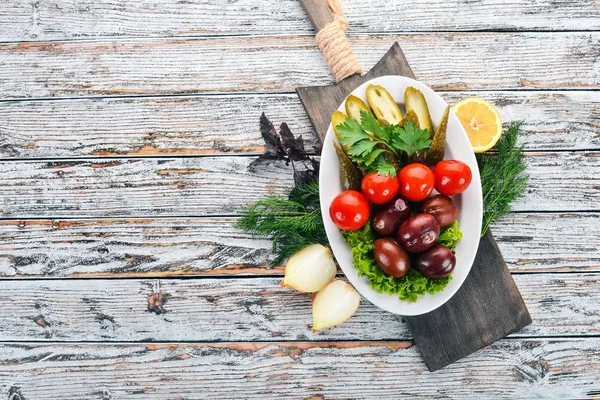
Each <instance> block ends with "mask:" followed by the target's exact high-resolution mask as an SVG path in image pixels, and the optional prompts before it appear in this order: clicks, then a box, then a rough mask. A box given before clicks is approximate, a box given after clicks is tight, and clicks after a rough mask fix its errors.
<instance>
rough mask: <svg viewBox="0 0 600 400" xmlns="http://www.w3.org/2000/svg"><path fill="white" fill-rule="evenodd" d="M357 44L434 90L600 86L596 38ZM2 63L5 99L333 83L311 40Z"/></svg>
mask: <svg viewBox="0 0 600 400" xmlns="http://www.w3.org/2000/svg"><path fill="white" fill-rule="evenodd" d="M351 41H352V46H353V48H354V50H355V53H356V55H357V57H358V59H359V61H360V62H361V63H362V65H363V67H364V68H365V69H369V68H370V67H371V66H372V65H374V64H375V62H376V61H378V60H379V59H380V58H381V57H382V56H383V54H384V53H385V52H386V51H387V50H388V48H389V46H390V45H391V44H392V43H394V42H396V41H398V42H400V45H401V46H402V48H403V50H404V51H405V54H406V56H407V58H408V61H409V63H410V64H411V66H412V67H413V70H414V72H415V74H416V75H417V76H418V77H419V79H420V80H421V81H423V82H424V83H426V84H428V85H430V86H431V87H433V88H434V89H436V90H444V89H446V90H468V89H492V88H493V89H494V90H498V89H523V88H536V89H560V88H578V89H586V88H587V89H597V88H599V87H600V73H599V71H600V59H598V57H596V55H597V54H598V53H599V52H600V44H599V43H600V33H597V32H589V33H555V34H546V33H479V32H478V33H445V34H426V33H423V34H404V35H381V36H360V37H355V38H353V39H352V40H351ZM524 54H526V55H527V57H524V56H523V55H524ZM0 62H2V68H1V69H0V80H1V81H3V82H4V84H3V85H2V86H1V87H0V99H15V98H42V97H80V96H98V95H134V94H146V95H151V94H173V93H200V92H242V91H255V92H256V91H259V92H282V91H291V90H292V89H294V88H296V87H299V86H308V85H324V84H328V83H331V82H332V77H331V74H330V73H329V71H328V68H327V66H326V64H325V61H324V60H323V57H322V55H321V54H320V51H319V50H318V49H317V47H316V45H315V43H314V37H312V36H278V37H269V36H267V37H228V38H206V39H198V38H181V39H139V40H122V41H115V40H105V41H77V42H50V43H46V42H40V43H19V44H2V45H0Z"/></svg>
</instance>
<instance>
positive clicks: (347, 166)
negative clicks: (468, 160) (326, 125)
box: [333, 142, 362, 190]
mask: <svg viewBox="0 0 600 400" xmlns="http://www.w3.org/2000/svg"><path fill="white" fill-rule="evenodd" d="M333 146H334V147H335V152H336V154H337V157H338V161H339V162H340V179H341V180H342V187H343V189H344V190H360V182H361V179H362V176H361V174H360V172H358V170H357V169H356V167H355V166H354V164H353V163H352V161H351V160H350V158H348V156H347V155H346V153H345V152H344V150H342V148H341V147H340V146H339V145H338V144H337V143H335V142H334V143H333Z"/></svg>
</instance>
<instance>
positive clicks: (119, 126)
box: [0, 91, 600, 159]
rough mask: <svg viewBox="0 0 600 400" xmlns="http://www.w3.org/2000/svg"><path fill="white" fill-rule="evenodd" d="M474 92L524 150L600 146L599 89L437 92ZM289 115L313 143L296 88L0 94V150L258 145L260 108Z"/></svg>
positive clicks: (22, 153) (7, 154)
mask: <svg viewBox="0 0 600 400" xmlns="http://www.w3.org/2000/svg"><path fill="white" fill-rule="evenodd" d="M440 94H441V95H442V97H444V99H446V100H447V101H448V102H449V103H455V102H456V101H458V100H460V99H462V98H465V97H469V96H477V97H482V98H485V99H489V100H490V101H493V102H494V104H496V105H497V106H498V107H499V109H500V113H501V115H502V117H503V118H504V120H505V121H514V120H524V121H525V124H524V125H523V128H522V133H521V137H520V143H521V144H523V145H524V146H525V148H526V149H529V150H577V149H588V150H589V149H600V134H599V133H600V131H599V124H600V122H599V121H600V92H579V91H574V92H569V91H566V92H547V91H539V92H538V91H522V92H510V91H509V92H507V91H485V92H473V91H471V92H442V93H440ZM263 111H264V112H265V113H266V114H267V115H268V116H269V117H270V118H271V119H272V121H273V123H275V124H276V125H278V124H280V123H281V122H287V123H288V124H289V125H290V128H291V129H292V132H294V134H296V135H302V137H303V138H304V140H305V143H306V145H307V148H308V149H310V150H311V151H315V148H316V146H318V140H317V138H316V136H315V135H314V133H313V129H312V127H311V126H310V122H309V120H308V118H307V117H306V113H305V112H304V109H303V108H302V105H301V104H300V101H299V100H298V97H297V96H296V95H289V94H280V95H278V94H275V95H269V94H267V95H241V96H240V95H231V96H183V97H139V98H125V99H122V98H101V99H77V100H61V101H59V102H55V101H22V102H13V101H4V102H0V157H2V158H19V159H24V158H53V157H70V158H72V157H85V156H160V155H179V154H181V155H191V154H195V155H203V154H230V153H248V154H249V153H260V152H262V151H264V141H263V140H262V138H261V137H260V133H259V131H258V116H259V115H260V113H261V112H263Z"/></svg>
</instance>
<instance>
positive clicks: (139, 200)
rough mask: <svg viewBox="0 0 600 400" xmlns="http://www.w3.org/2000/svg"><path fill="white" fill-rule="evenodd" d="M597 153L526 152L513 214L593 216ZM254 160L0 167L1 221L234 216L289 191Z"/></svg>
mask: <svg viewBox="0 0 600 400" xmlns="http://www.w3.org/2000/svg"><path fill="white" fill-rule="evenodd" d="M599 156H600V153H595V152H578V153H528V156H527V162H528V169H527V172H528V173H529V175H530V176H531V182H530V184H529V189H528V192H527V194H526V195H525V196H524V198H523V199H521V200H519V201H517V202H516V203H515V207H514V209H515V210H518V211H539V210H544V211H554V210H566V211H569V210H578V211H586V210H587V211H598V210H599V208H598V207H599V204H600V202H599V201H598V199H599V197H600V192H598V190H597V188H598V186H599V180H600V171H599V170H600V164H599V163H598V157H599ZM254 159H255V158H254V157H233V156H232V157H200V158H176V159H170V158H169V159H106V160H101V161H98V160H91V161H88V160H76V161H48V162H43V161H26V162H20V163H15V162H11V161H3V162H0V182H2V185H0V199H1V201H2V206H1V208H0V217H1V218H24V219H27V218H30V217H43V218H74V217H100V218H101V217H105V216H124V217H146V216H149V215H153V216H157V215H162V216H207V215H217V214H220V215H222V214H230V213H236V212H237V211H238V209H239V208H240V206H242V205H244V204H248V203H251V202H253V201H256V199H257V198H259V197H260V196H263V195H265V194H282V193H285V192H286V190H287V189H288V188H289V187H291V186H292V184H293V183H292V171H291V166H287V167H286V166H285V164H284V163H274V164H271V165H270V166H267V167H265V166H261V167H260V168H258V169H256V170H254V169H252V168H249V167H250V163H251V162H252V161H253V160H254Z"/></svg>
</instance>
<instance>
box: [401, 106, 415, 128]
mask: <svg viewBox="0 0 600 400" xmlns="http://www.w3.org/2000/svg"><path fill="white" fill-rule="evenodd" d="M408 121H412V123H413V124H415V126H419V117H418V116H417V113H416V112H415V111H414V110H408V111H407V112H406V115H405V116H404V118H402V121H400V124H399V125H400V126H401V127H404V124H406V123H407V122H408Z"/></svg>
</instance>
